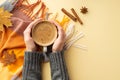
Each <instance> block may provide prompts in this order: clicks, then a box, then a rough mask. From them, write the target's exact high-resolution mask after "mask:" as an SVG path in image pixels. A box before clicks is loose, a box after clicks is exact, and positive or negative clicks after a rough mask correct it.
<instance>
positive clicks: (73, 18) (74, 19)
mask: <svg viewBox="0 0 120 80" xmlns="http://www.w3.org/2000/svg"><path fill="white" fill-rule="evenodd" d="M61 11H62V12H63V13H64V14H66V15H67V16H68V17H70V18H71V19H72V20H73V21H75V22H76V21H77V18H76V17H74V16H73V15H72V14H70V13H69V12H68V11H66V10H65V9H64V8H62V9H61Z"/></svg>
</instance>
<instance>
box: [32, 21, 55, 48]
mask: <svg viewBox="0 0 120 80" xmlns="http://www.w3.org/2000/svg"><path fill="white" fill-rule="evenodd" d="M32 38H33V40H34V42H35V43H36V44H38V45H39V46H49V45H51V44H53V42H54V41H55V40H56V38H57V28H56V25H55V24H53V23H51V22H50V21H40V22H39V23H37V24H36V25H35V26H33V28H32Z"/></svg>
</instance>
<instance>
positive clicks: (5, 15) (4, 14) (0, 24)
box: [0, 8, 12, 31]
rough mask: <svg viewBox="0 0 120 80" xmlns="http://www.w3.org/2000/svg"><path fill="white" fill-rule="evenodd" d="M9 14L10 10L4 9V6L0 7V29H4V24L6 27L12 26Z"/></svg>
mask: <svg viewBox="0 0 120 80" xmlns="http://www.w3.org/2000/svg"><path fill="white" fill-rule="evenodd" d="M11 16H12V14H11V13H10V12H8V11H6V10H4V8H0V31H3V30H4V25H5V26H6V27H9V26H12V23H11V20H10V17H11Z"/></svg>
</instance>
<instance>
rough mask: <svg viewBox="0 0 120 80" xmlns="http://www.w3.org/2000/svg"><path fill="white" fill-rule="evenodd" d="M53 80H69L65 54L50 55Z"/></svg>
mask: <svg viewBox="0 0 120 80" xmlns="http://www.w3.org/2000/svg"><path fill="white" fill-rule="evenodd" d="M49 58H50V67H51V77H52V80H69V77H68V72H67V68H66V65H65V60H64V56H63V52H55V53H51V54H50V55H49Z"/></svg>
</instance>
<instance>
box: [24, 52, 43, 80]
mask: <svg viewBox="0 0 120 80" xmlns="http://www.w3.org/2000/svg"><path fill="white" fill-rule="evenodd" d="M40 62H41V54H40V53H38V52H25V56H24V64H23V72H22V76H23V77H22V80H41V69H40V68H41V64H40Z"/></svg>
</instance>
